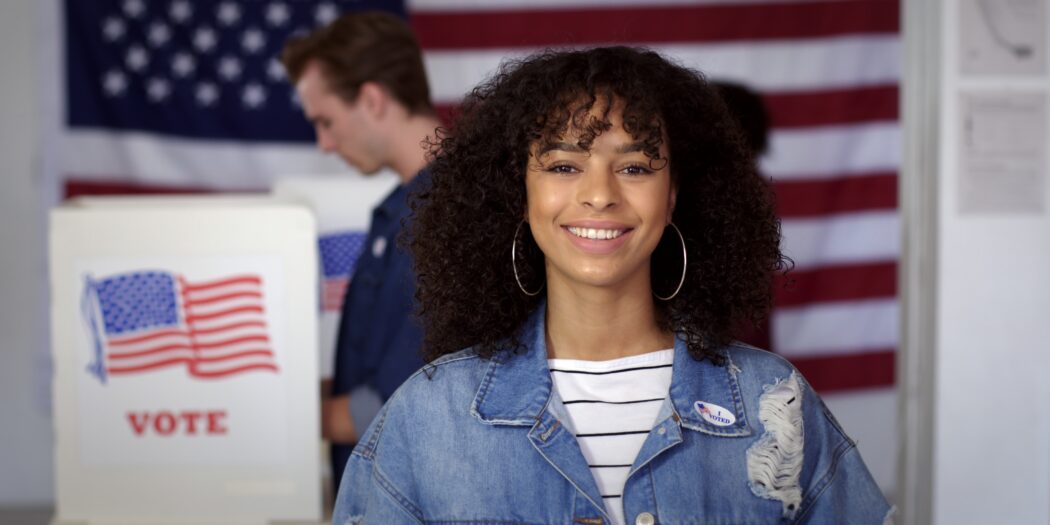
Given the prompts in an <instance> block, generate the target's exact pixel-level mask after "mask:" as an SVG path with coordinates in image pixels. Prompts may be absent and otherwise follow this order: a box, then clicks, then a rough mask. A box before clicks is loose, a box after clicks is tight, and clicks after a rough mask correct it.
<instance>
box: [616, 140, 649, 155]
mask: <svg viewBox="0 0 1050 525" xmlns="http://www.w3.org/2000/svg"><path fill="white" fill-rule="evenodd" d="M638 151H645V143H644V142H632V143H630V144H622V145H620V146H617V147H616V153H635V152H638Z"/></svg>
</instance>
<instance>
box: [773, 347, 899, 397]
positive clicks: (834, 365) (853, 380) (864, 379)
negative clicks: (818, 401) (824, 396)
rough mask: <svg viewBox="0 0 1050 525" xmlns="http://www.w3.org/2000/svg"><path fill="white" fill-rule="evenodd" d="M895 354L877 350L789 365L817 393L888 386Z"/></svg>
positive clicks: (812, 359) (894, 367)
mask: <svg viewBox="0 0 1050 525" xmlns="http://www.w3.org/2000/svg"><path fill="white" fill-rule="evenodd" d="M895 356H896V354H895V352H894V351H893V350H879V351H873V352H868V353H863V354H848V355H838V356H829V357H808V358H796V359H792V360H791V362H792V363H793V364H794V365H795V366H796V367H797V368H798V369H799V371H800V372H802V375H803V376H805V378H806V380H807V381H809V383H810V384H811V385H813V388H815V389H816V390H817V391H818V392H830V391H841V390H856V389H861V388H872V387H882V386H891V385H893V384H894V377H895V376H896V373H895V369H896V357H895Z"/></svg>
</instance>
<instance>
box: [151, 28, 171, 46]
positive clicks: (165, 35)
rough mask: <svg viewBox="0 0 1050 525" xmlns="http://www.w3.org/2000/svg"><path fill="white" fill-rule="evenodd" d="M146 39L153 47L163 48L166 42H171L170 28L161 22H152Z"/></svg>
mask: <svg viewBox="0 0 1050 525" xmlns="http://www.w3.org/2000/svg"><path fill="white" fill-rule="evenodd" d="M147 38H148V39H149V43H150V44H152V45H153V47H160V46H163V45H164V44H167V43H168V40H171V28H169V27H168V25H167V24H164V23H162V22H154V23H152V24H150V26H149V36H148V37H147Z"/></svg>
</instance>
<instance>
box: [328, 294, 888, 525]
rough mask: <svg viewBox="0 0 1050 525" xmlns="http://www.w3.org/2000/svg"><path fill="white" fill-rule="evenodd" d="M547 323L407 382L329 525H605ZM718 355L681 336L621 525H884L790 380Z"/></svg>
mask: <svg viewBox="0 0 1050 525" xmlns="http://www.w3.org/2000/svg"><path fill="white" fill-rule="evenodd" d="M544 315H545V312H544V308H543V307H541V308H539V309H538V310H537V312H535V314H534V315H533V316H532V317H531V319H530V320H529V321H528V322H527V323H526V325H525V326H524V327H523V330H522V332H521V341H522V343H523V344H524V345H525V348H524V349H523V350H519V351H518V352H513V351H509V350H508V351H504V352H502V353H498V354H497V355H496V356H495V357H493V358H491V359H481V358H479V357H478V356H477V355H475V354H474V353H472V352H471V351H470V350H466V351H462V352H459V353H456V354H451V355H447V356H444V357H442V358H440V359H438V360H437V361H435V362H434V363H432V365H431V366H430V367H428V368H424V369H423V370H421V371H419V372H417V373H416V374H415V375H413V376H412V377H411V378H409V380H408V381H406V382H405V383H404V385H402V386H401V388H400V389H399V390H398V391H397V392H396V393H395V394H394V395H393V396H392V397H391V398H390V399H389V400H388V401H387V403H386V405H385V406H384V407H383V409H382V411H381V412H380V414H379V415H378V416H377V417H376V419H375V420H374V421H373V422H372V425H371V426H370V427H369V429H368V430H367V432H366V433H365V434H364V436H363V437H362V439H361V441H360V442H359V443H358V445H357V447H356V448H355V449H354V451H353V454H352V455H351V457H350V462H349V463H348V464H347V468H346V470H345V471H344V474H343V480H342V484H341V488H340V491H339V495H338V497H337V500H336V508H335V515H334V517H333V523H335V524H336V525H343V524H348V523H354V524H356V523H374V524H384V525H385V524H401V523H406V524H407V523H440V524H457V523H462V524H467V523H471V524H481V523H484V524H512V523H514V524H519V523H521V524H574V523H575V524H584V525H598V524H607V523H610V521H609V515H608V514H607V513H606V509H605V506H604V503H603V502H602V498H601V495H600V493H599V492H598V488H597V486H596V484H595V481H594V478H593V476H592V475H591V472H590V470H589V469H588V466H587V462H586V460H585V459H584V457H583V454H582V453H581V452H580V448H579V445H578V444H577V441H576V438H575V436H574V433H573V429H572V428H571V424H570V422H569V419H568V417H567V412H566V410H565V408H564V406H563V405H562V404H561V401H560V399H558V396H557V394H552V389H551V377H550V372H549V370H548V367H547V350H546V345H545V339H544ZM721 351H722V352H723V354H724V355H725V357H726V362H725V364H724V365H722V366H717V365H714V364H712V363H711V362H710V361H709V360H704V361H697V360H695V359H693V358H692V357H691V356H690V355H689V353H688V351H687V349H686V346H685V344H684V343H683V342H682V341H681V340H676V342H675V356H674V365H673V369H672V379H671V387H670V392H669V396H668V398H667V399H666V400H665V401H664V404H663V406H662V407H661V408H660V411H659V415H658V417H657V419H656V423H655V425H654V426H653V429H652V431H650V433H649V435H648V436H647V437H646V440H645V442H644V444H643V445H642V449H641V451H640V452H639V453H638V457H637V458H636V459H635V460H634V465H633V466H632V467H631V470H630V474H629V476H628V478H627V483H626V486H625V487H624V490H623V506H624V515H625V516H626V520H627V523H636V524H641V525H646V524H667V525H670V524H701V523H703V524H733V525H741V524H758V523H761V524H766V523H813V524H818V523H819V524H868V523H876V524H879V523H884V522H888V521H889V517H890V514H891V509H890V506H889V505H888V504H887V502H886V500H885V498H884V497H883V495H882V493H881V492H880V490H879V488H878V486H876V484H875V482H874V481H873V480H872V477H871V475H870V473H869V472H868V470H867V468H866V467H865V466H864V463H863V461H862V460H861V457H860V454H859V453H858V452H857V448H856V446H855V445H854V443H853V441H852V440H850V438H849V437H847V436H846V434H845V433H844V432H843V431H842V429H841V428H840V427H839V425H838V423H837V422H836V421H835V418H834V417H832V415H831V414H830V413H829V412H828V410H827V409H826V408H825V407H824V404H823V402H822V401H821V400H820V398H819V397H818V396H817V395H816V394H815V393H814V392H813V390H812V389H811V388H810V387H809V385H808V384H807V383H806V382H805V380H804V379H802V377H801V376H800V375H799V374H798V373H797V372H796V371H795V369H794V368H793V367H792V366H791V365H790V364H789V363H787V362H786V361H784V360H783V359H781V358H780V357H778V356H776V355H774V354H772V353H769V352H765V351H762V350H758V349H755V348H751V347H747V346H744V345H731V346H729V347H727V348H724V349H722V350H721Z"/></svg>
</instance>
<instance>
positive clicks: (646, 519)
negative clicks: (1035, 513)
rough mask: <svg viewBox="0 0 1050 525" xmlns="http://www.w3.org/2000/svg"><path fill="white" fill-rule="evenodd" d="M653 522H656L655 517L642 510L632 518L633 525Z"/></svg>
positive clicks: (645, 524)
mask: <svg viewBox="0 0 1050 525" xmlns="http://www.w3.org/2000/svg"><path fill="white" fill-rule="evenodd" d="M654 523H656V518H655V517H654V516H653V515H652V514H650V513H648V512H643V513H641V514H639V515H638V517H637V518H634V525H653V524H654Z"/></svg>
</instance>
